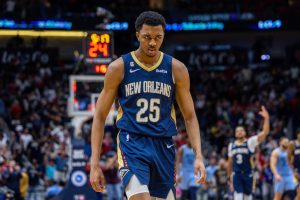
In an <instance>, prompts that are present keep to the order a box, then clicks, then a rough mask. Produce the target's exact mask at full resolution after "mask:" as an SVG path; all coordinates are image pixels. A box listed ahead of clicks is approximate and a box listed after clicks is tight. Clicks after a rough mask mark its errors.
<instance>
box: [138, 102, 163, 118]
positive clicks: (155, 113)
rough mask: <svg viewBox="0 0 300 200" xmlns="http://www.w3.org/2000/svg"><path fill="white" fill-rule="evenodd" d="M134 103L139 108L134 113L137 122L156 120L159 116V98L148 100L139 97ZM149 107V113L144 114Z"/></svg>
mask: <svg viewBox="0 0 300 200" xmlns="http://www.w3.org/2000/svg"><path fill="white" fill-rule="evenodd" d="M136 105H137V106H138V107H139V108H140V110H139V111H138V112H137V113H136V121H137V122H148V121H150V122H158V121H159V116H160V109H159V105H160V99H157V98H152V99H150V100H147V99H144V98H141V99H139V100H137V102H136ZM148 109H149V111H150V112H149V115H148V116H146V115H145V113H146V111H147V110H148Z"/></svg>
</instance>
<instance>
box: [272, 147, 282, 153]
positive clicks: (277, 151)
mask: <svg viewBox="0 0 300 200" xmlns="http://www.w3.org/2000/svg"><path fill="white" fill-rule="evenodd" d="M279 151H280V148H279V147H276V148H275V149H273V151H272V154H273V155H278V154H279Z"/></svg>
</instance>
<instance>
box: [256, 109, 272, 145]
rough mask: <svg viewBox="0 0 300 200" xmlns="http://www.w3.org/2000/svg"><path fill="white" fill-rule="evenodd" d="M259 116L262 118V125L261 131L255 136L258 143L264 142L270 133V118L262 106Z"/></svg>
mask: <svg viewBox="0 0 300 200" xmlns="http://www.w3.org/2000/svg"><path fill="white" fill-rule="evenodd" d="M259 114H260V115H261V116H262V117H263V118H264V124H263V129H262V131H261V132H260V133H259V134H258V135H257V140H258V143H260V142H262V141H264V140H265V139H266V137H267V135H268V134H269V132H270V117H269V113H268V111H267V109H266V108H265V107H264V106H262V107H261V111H260V112H259Z"/></svg>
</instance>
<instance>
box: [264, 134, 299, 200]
mask: <svg viewBox="0 0 300 200" xmlns="http://www.w3.org/2000/svg"><path fill="white" fill-rule="evenodd" d="M288 146H289V139H288V138H286V137H282V138H280V141H279V147H278V148H276V149H274V150H273V151H272V155H271V160H270V167H271V170H272V172H273V175H274V192H275V195H274V200H280V199H281V197H282V195H283V193H284V192H286V193H288V195H289V196H290V199H294V190H295V187H296V186H295V183H294V177H293V170H292V168H291V166H290V164H289V160H288Z"/></svg>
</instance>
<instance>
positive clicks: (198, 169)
mask: <svg viewBox="0 0 300 200" xmlns="http://www.w3.org/2000/svg"><path fill="white" fill-rule="evenodd" d="M199 174H200V177H199ZM194 175H195V177H196V178H198V179H197V180H196V183H198V184H204V183H206V169H205V166H204V164H203V161H202V159H200V158H196V159H195V162H194Z"/></svg>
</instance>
